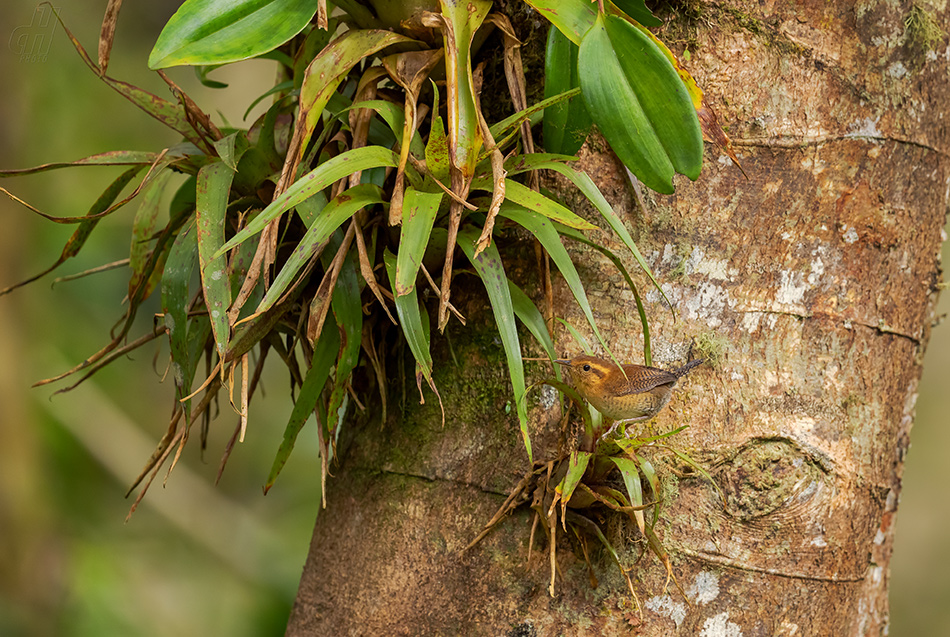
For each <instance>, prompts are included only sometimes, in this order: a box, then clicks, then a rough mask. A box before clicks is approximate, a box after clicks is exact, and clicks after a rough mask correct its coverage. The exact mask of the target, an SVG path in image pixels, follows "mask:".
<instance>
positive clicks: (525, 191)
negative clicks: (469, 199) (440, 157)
mask: <svg viewBox="0 0 950 637" xmlns="http://www.w3.org/2000/svg"><path fill="white" fill-rule="evenodd" d="M472 190H487V191H489V192H491V191H492V179H491V177H490V176H488V175H485V176H481V175H480V176H478V177H476V178H475V179H474V180H472ZM505 198H506V199H508V200H510V201H513V202H515V203H517V204H519V205H521V206H524V207H525V208H527V209H528V210H533V211H535V212H537V213H538V214H540V215H543V216H545V217H547V218H548V219H554V220H555V221H560V222H561V223H563V224H564V225H566V226H570V227H572V228H577V229H578V230H594V229H596V228H597V226H595V225H593V224H592V223H590V222H588V221H585V220H584V219H581V218H580V217H578V216H577V215H576V214H574V213H573V212H571V211H570V210H568V209H567V208H565V207H564V206H562V205H561V204H559V203H558V202H556V201H554V200H553V199H550V198H548V197H545V196H544V195H542V194H541V193H538V192H535V191H534V190H531V189H530V188H528V187H527V186H525V185H523V184H519V183H518V182H517V181H513V180H511V179H506V180H505Z"/></svg>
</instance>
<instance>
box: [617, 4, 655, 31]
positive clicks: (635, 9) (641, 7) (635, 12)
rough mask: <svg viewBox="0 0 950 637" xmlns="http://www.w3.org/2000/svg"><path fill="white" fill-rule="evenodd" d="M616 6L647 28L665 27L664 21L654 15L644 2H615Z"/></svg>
mask: <svg viewBox="0 0 950 637" xmlns="http://www.w3.org/2000/svg"><path fill="white" fill-rule="evenodd" d="M614 4H615V5H617V7H618V8H619V9H620V10H621V11H623V12H624V13H626V14H627V15H628V16H630V17H631V18H633V19H634V20H636V21H637V22H639V23H640V24H642V25H643V26H645V27H660V26H663V20H660V19H659V18H658V17H656V16H655V15H653V13H651V11H650V10H649V9H647V6H646V5H645V4H644V3H643V0H614Z"/></svg>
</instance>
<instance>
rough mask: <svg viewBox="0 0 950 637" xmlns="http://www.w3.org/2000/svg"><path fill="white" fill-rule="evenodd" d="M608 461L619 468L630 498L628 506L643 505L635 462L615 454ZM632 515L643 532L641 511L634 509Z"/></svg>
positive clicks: (641, 487) (641, 488)
mask: <svg viewBox="0 0 950 637" xmlns="http://www.w3.org/2000/svg"><path fill="white" fill-rule="evenodd" d="M610 461H611V462H613V463H614V464H615V465H616V466H617V469H619V470H620V475H621V477H623V484H624V486H625V487H626V488H627V496H629V498H630V506H633V507H639V506H643V485H641V484H640V472H639V470H638V469H637V464H636V463H635V462H634V461H633V460H630V459H629V458H620V457H617V456H610ZM654 510H655V509H654ZM634 517H635V518H636V520H637V526H639V527H640V532H641V533H643V531H644V519H643V511H634Z"/></svg>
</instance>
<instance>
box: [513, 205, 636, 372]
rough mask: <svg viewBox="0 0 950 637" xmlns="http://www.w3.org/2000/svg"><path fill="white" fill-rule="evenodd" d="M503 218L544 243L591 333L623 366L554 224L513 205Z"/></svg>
mask: <svg viewBox="0 0 950 637" xmlns="http://www.w3.org/2000/svg"><path fill="white" fill-rule="evenodd" d="M500 214H501V215H502V216H504V217H507V218H508V219H511V220H512V221H514V222H515V223H517V224H519V225H520V226H522V227H524V228H525V229H526V230H528V231H529V232H530V233H531V234H532V235H534V236H535V238H537V240H538V241H540V242H541V245H542V246H544V249H545V250H546V251H547V253H548V255H550V257H551V259H552V260H553V261H554V264H555V265H556V266H557V269H558V270H559V271H560V272H561V276H563V277H564V282H565V283H567V287H568V288H569V289H570V290H571V293H572V294H573V295H574V300H576V301H577V305H578V306H579V307H580V308H581V311H582V312H583V313H584V316H585V317H586V318H587V323H588V324H589V325H590V327H591V330H593V332H594V336H596V337H597V340H598V341H600V344H601V345H602V346H603V348H604V351H605V352H607V354H608V355H609V356H610V357H611V358H613V359H614V361H615V362H616V363H617V364H618V365H619V364H620V361H617V360H616V357H615V356H614V355H613V352H612V350H611V348H610V345H608V344H607V341H606V340H605V339H604V337H603V335H601V333H600V329H598V328H597V322H596V321H595V320H594V313H593V310H591V307H590V301H588V300H587V293H586V292H585V291H584V284H583V283H582V282H581V278H580V275H579V274H578V273H577V268H575V267H574V262H573V261H571V257H570V255H569V254H568V253H567V250H565V249H564V245H563V244H562V243H561V238H560V236H558V233H557V230H556V229H555V227H554V224H553V223H552V222H551V221H550V220H548V219H545V218H544V217H542V216H541V215H539V214H537V213H535V212H532V211H530V210H526V209H524V208H521V207H519V206H513V205H511V204H504V205H502V208H501V213H500Z"/></svg>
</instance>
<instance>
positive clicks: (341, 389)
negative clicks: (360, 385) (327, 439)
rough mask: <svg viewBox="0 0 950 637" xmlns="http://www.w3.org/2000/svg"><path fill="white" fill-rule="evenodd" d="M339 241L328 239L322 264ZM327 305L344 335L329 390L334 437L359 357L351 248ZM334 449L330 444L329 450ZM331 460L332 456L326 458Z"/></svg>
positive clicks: (356, 293) (329, 422)
mask: <svg viewBox="0 0 950 637" xmlns="http://www.w3.org/2000/svg"><path fill="white" fill-rule="evenodd" d="M340 243H342V234H341V233H340V232H337V233H336V236H335V237H334V240H332V241H331V242H330V246H331V248H333V249H331V250H328V251H326V252H324V254H323V259H322V260H323V265H324V267H329V266H330V262H331V261H332V260H333V255H334V254H336V249H337V248H338V246H339V244H340ZM330 307H331V309H332V310H333V316H334V318H335V319H336V324H337V326H339V328H340V329H339V330H338V331H339V333H340V335H341V336H342V337H343V342H342V343H341V345H340V355H339V358H338V359H337V363H336V370H335V372H334V378H333V388H332V389H331V390H330V401H329V403H328V405H327V431H328V432H329V433H330V435H331V436H332V437H334V439H335V438H336V437H338V436H339V434H340V425H341V424H342V421H343V416H344V415H345V413H346V405H347V401H348V400H349V392H348V390H347V386H348V385H349V383H350V376H351V375H352V373H353V370H354V369H355V368H356V364H357V363H358V362H359V359H360V346H361V343H362V338H363V308H362V305H361V304H360V281H359V277H358V276H357V263H356V254H355V251H354V250H350V251H349V253H348V254H347V255H346V258H345V259H344V260H343V265H342V266H341V268H340V274H339V276H338V277H337V281H336V286H335V287H334V288H333V297H332V298H331V300H330ZM333 448H334V446H333V445H331V447H330V449H331V450H332V449H333ZM328 460H332V458H328Z"/></svg>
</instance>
